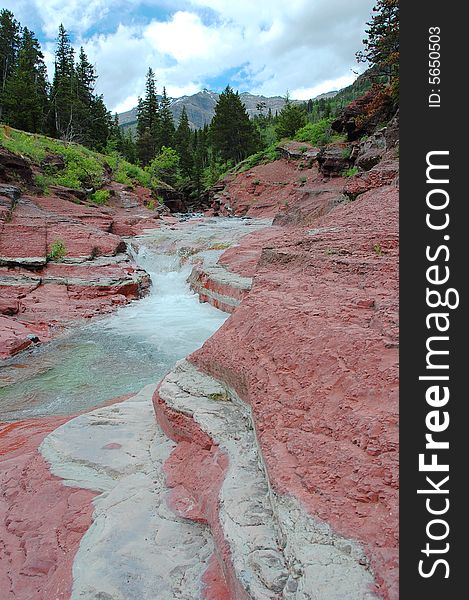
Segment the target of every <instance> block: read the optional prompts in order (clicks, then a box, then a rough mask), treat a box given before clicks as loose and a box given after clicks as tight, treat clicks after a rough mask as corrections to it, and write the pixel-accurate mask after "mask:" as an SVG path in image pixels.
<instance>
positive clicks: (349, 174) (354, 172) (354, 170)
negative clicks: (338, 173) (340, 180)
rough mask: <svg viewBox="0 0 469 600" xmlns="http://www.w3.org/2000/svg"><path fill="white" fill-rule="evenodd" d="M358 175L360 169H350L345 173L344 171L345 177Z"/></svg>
mask: <svg viewBox="0 0 469 600" xmlns="http://www.w3.org/2000/svg"><path fill="white" fill-rule="evenodd" d="M357 173H358V167H350V169H345V171H342V176H343V177H353V176H354V175H356V174H357Z"/></svg>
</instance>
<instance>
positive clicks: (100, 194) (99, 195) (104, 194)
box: [90, 190, 111, 206]
mask: <svg viewBox="0 0 469 600" xmlns="http://www.w3.org/2000/svg"><path fill="white" fill-rule="evenodd" d="M110 196H111V192H109V191H108V190H97V191H96V192H94V193H93V194H91V196H90V200H91V202H93V203H94V204H98V205H99V206H101V205H103V204H107V201H108V200H109V198H110Z"/></svg>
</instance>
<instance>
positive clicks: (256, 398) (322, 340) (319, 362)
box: [191, 186, 398, 599]
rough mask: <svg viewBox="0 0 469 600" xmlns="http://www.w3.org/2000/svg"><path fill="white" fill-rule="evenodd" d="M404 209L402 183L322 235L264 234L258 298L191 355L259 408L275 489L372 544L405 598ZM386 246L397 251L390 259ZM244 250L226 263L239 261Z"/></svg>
mask: <svg viewBox="0 0 469 600" xmlns="http://www.w3.org/2000/svg"><path fill="white" fill-rule="evenodd" d="M397 207H398V192H397V189H396V188H395V187H393V186H388V187H381V188H379V189H376V190H372V191H369V192H367V193H365V194H363V195H360V196H359V198H358V199H357V200H356V201H355V202H352V203H348V204H343V205H339V206H337V207H336V208H334V209H333V210H332V211H331V212H329V213H328V214H327V215H326V216H324V217H322V218H320V219H319V220H317V221H316V222H315V228H314V229H312V230H310V231H308V230H305V229H299V228H296V229H293V228H287V229H284V230H283V231H282V232H277V235H276V236H274V237H273V239H270V240H269V239H268V235H267V234H266V233H265V232H263V233H262V234H259V235H261V236H264V240H263V242H264V244H265V245H264V249H263V250H262V252H261V256H260V260H259V263H258V265H257V272H256V276H255V280H254V285H253V288H252V291H251V292H250V294H249V295H248V296H247V297H246V298H245V299H244V301H243V302H242V304H241V305H240V306H239V307H238V308H237V310H236V311H235V312H234V314H233V315H232V316H231V318H230V319H229V320H228V321H227V322H226V324H225V325H224V327H223V328H221V329H220V330H219V331H218V332H217V333H216V334H215V335H214V336H213V337H212V338H210V339H209V340H208V341H207V342H206V343H205V344H204V346H203V347H202V348H201V349H200V350H198V351H197V352H196V353H195V354H193V355H192V356H191V361H192V362H195V363H196V364H197V366H198V367H199V368H202V369H203V370H204V371H206V372H208V373H209V374H211V375H213V376H214V377H216V378H217V379H220V380H222V381H224V382H226V383H227V384H229V385H231V386H232V387H234V388H235V390H236V391H237V393H238V394H239V395H240V396H241V398H243V399H244V400H245V401H247V402H248V403H249V404H250V405H251V406H252V408H253V413H254V418H255V421H256V429H257V433H258V437H259V441H260V445H261V449H262V452H263V455H264V459H265V461H266V465H267V469H268V473H269V477H270V480H271V482H272V485H273V487H274V489H275V490H277V491H278V492H280V493H285V494H293V495H294V496H296V497H297V498H298V499H299V500H300V501H301V503H302V504H303V505H304V506H305V507H306V508H307V509H308V511H309V512H310V513H311V514H313V515H315V516H316V517H318V518H320V519H322V520H324V521H326V522H328V523H329V524H330V525H331V526H332V527H333V529H334V530H336V531H337V532H338V533H339V534H341V535H344V536H346V537H350V538H352V539H356V540H358V541H359V542H360V543H361V544H363V546H364V548H365V549H366V552H367V554H368V556H369V558H370V561H371V564H372V567H373V571H374V573H375V575H376V578H377V581H378V584H379V586H380V589H379V592H380V594H381V595H382V596H383V597H384V598H393V599H394V598H397V577H398V574H397V558H398V452H397V450H398V431H397V422H398V396H397V392H398V369H397V365H398V354H397V341H398V338H397V334H398V324H397V323H398V322H397V319H398V306H397V303H398V279H397V264H398V263H397V258H398V254H397V235H398V211H397ZM256 235H257V234H252V235H251V236H249V239H246V238H245V239H244V240H243V241H242V243H241V245H240V247H239V249H238V251H239V252H240V256H241V258H240V263H241V264H243V260H244V257H246V256H250V259H252V257H253V256H254V255H255V253H256V252H257V253H258V252H259V245H257V247H256V244H255V243H254V241H253V240H254V239H255V237H256ZM377 244H379V245H380V247H381V248H386V250H385V251H384V252H383V251H381V252H380V253H377V252H376V249H375V248H376V245H377ZM260 245H262V242H261V244H260ZM249 251H251V252H252V253H254V254H251V255H249ZM236 252H237V249H236V248H233V249H230V250H229V251H227V252H226V253H225V255H224V257H223V259H222V260H225V261H226V262H227V263H229V262H230V261H231V264H232V265H233V266H235V265H236V260H235V259H234V256H235V254H236ZM247 264H248V265H249V260H248V261H247ZM248 268H249V269H252V265H251V266H250V267H248Z"/></svg>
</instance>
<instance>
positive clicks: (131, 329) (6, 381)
mask: <svg viewBox="0 0 469 600" xmlns="http://www.w3.org/2000/svg"><path fill="white" fill-rule="evenodd" d="M135 258H136V262H137V264H139V266H141V267H142V268H144V269H145V270H146V271H147V272H148V273H149V274H150V276H151V279H152V287H151V291H150V294H149V295H148V296H147V297H145V298H143V299H141V300H139V301H135V302H132V303H131V304H129V305H127V306H125V307H123V308H121V309H119V310H118V311H117V312H116V313H114V314H113V315H111V316H109V317H105V318H103V319H99V320H95V321H93V322H91V323H89V324H87V325H84V326H80V327H77V328H74V329H73V330H72V331H71V332H69V333H68V334H67V335H65V336H63V337H61V338H59V339H56V340H54V341H52V342H51V343H49V344H46V345H44V346H43V347H37V348H35V349H33V350H32V351H29V352H25V353H23V354H21V355H20V356H19V357H15V358H13V359H10V360H9V361H5V365H4V366H2V367H1V368H0V386H1V387H0V420H3V421H16V420H22V419H26V418H34V417H43V416H48V415H71V414H75V413H78V412H81V411H86V410H90V409H92V408H95V407H97V406H99V405H101V404H103V403H104V402H106V401H109V400H111V399H113V398H117V397H119V396H123V395H126V394H130V393H133V392H137V391H138V390H140V389H141V388H142V387H143V386H145V385H147V384H149V383H154V382H157V381H159V380H160V379H161V378H162V377H163V376H164V375H165V373H166V372H167V371H168V370H169V369H170V368H171V367H172V366H173V365H174V364H175V363H176V361H177V360H179V359H181V358H183V357H185V356H187V355H188V354H190V353H191V352H193V351H194V350H196V349H197V348H199V347H200V346H201V345H202V344H203V342H204V341H205V340H206V339H207V338H208V337H210V336H211V335H212V334H213V333H214V332H215V331H216V330H217V329H218V328H219V327H220V326H221V325H222V324H223V323H224V321H225V320H226V318H227V317H228V315H227V314H225V313H224V312H222V311H220V310H217V309H216V308H213V307H212V306H211V305H209V304H202V303H200V302H199V298H198V296H197V294H195V293H194V292H192V291H191V290H190V288H189V286H188V284H187V283H186V280H187V278H188V276H189V274H190V271H191V264H190V263H189V262H186V263H185V264H181V260H180V258H179V256H178V255H177V254H161V253H158V252H156V251H155V250H152V249H149V248H147V247H145V246H143V245H142V246H140V247H139V250H138V253H137V254H136V257H135Z"/></svg>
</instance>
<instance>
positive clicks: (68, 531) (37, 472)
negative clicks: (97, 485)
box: [0, 417, 96, 600]
mask: <svg viewBox="0 0 469 600" xmlns="http://www.w3.org/2000/svg"><path fill="white" fill-rule="evenodd" d="M67 420H68V419H67V418H63V417H62V418H57V417H54V418H47V419H37V420H28V421H23V422H21V423H6V424H0V483H1V488H2V490H3V495H2V497H1V499H0V538H1V539H2V549H1V550H0V556H1V560H0V589H1V590H2V594H1V595H2V598H5V599H7V598H18V599H24V600H26V599H27V598H31V599H32V598H34V599H35V600H50V599H51V598H54V599H58V600H67V599H68V598H70V593H71V586H72V562H73V558H74V556H75V553H76V551H77V549H78V545H79V543H80V540H81V537H82V535H83V534H84V533H85V531H86V530H87V529H88V527H89V526H90V524H91V514H92V510H93V506H92V500H93V498H94V496H95V495H96V494H94V493H93V492H90V491H87V490H81V489H75V488H70V487H65V486H64V485H63V484H62V482H61V480H59V479H58V478H56V477H54V476H53V475H51V473H50V471H49V469H48V467H47V464H46V463H45V461H44V459H43V458H42V456H41V455H40V454H39V452H38V450H37V448H38V447H39V445H40V443H41V442H42V440H43V439H44V437H45V436H46V435H47V434H48V433H50V432H51V431H53V430H54V429H55V428H56V427H58V426H59V425H61V424H62V423H64V422H65V421H67Z"/></svg>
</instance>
